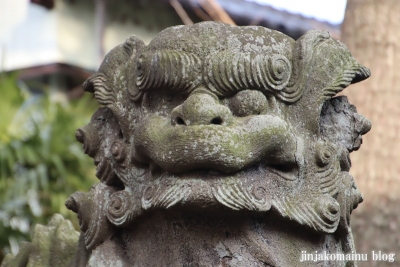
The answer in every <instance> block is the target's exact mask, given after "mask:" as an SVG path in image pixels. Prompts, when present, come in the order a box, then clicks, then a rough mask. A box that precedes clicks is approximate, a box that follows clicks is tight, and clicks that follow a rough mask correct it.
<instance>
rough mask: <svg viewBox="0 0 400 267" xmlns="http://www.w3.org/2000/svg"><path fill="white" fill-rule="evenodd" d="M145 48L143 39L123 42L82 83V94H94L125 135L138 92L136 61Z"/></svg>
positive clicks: (129, 39) (126, 134) (131, 39)
mask: <svg viewBox="0 0 400 267" xmlns="http://www.w3.org/2000/svg"><path fill="white" fill-rule="evenodd" d="M144 46H145V45H144V43H143V41H142V40H140V39H139V38H137V37H135V36H131V37H130V38H128V39H127V40H126V41H125V43H123V44H121V45H119V46H117V47H115V48H114V49H112V50H111V51H110V52H109V53H108V54H107V55H106V57H105V58H104V60H103V63H102V64H101V66H100V69H99V71H98V72H97V73H95V74H94V75H92V76H91V77H90V78H89V79H87V80H86V81H85V82H84V84H83V89H84V90H85V91H87V92H91V93H93V94H94V96H95V98H96V99H97V101H98V102H99V104H101V105H103V106H106V107H108V108H109V109H110V110H111V111H112V112H113V114H114V116H115V117H116V118H117V119H118V122H119V124H120V126H121V130H122V132H123V134H124V136H129V134H128V133H127V131H129V130H128V128H129V126H128V125H129V122H128V121H127V117H128V116H127V114H126V113H127V112H128V110H130V108H129V107H130V106H131V104H132V103H131V101H132V98H133V95H135V92H136V91H137V90H136V77H137V60H138V57H139V56H140V53H141V51H142V49H143V47H144Z"/></svg>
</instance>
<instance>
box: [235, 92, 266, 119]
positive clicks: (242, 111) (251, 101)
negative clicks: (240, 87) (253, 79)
mask: <svg viewBox="0 0 400 267" xmlns="http://www.w3.org/2000/svg"><path fill="white" fill-rule="evenodd" d="M229 107H230V109H231V110H232V113H233V114H234V115H235V116H239V117H245V116H250V115H259V114H265V113H266V111H267V109H268V101H267V98H266V97H265V95H264V94H263V93H261V92H260V91H257V90H245V91H240V92H239V93H237V94H236V95H235V96H233V97H232V98H231V99H230V100H229Z"/></svg>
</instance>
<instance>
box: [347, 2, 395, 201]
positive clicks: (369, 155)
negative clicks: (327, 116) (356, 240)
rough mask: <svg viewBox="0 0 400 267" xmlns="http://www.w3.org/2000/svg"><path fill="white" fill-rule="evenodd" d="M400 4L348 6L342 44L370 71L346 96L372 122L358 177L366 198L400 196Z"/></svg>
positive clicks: (357, 156) (357, 161)
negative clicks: (371, 195) (371, 196)
mask: <svg viewBox="0 0 400 267" xmlns="http://www.w3.org/2000/svg"><path fill="white" fill-rule="evenodd" d="M399 14H400V1H398V0H385V1H381V0H348V3H347V8H346V15H345V19H344V22H343V26H342V40H343V42H344V43H345V44H346V45H347V47H348V48H349V49H350V51H351V52H352V54H353V55H354V57H355V58H356V59H357V60H358V61H359V62H360V63H361V64H363V65H364V66H367V67H368V68H370V69H371V72H372V76H371V78H369V79H368V80H366V81H365V82H363V83H361V84H357V85H354V86H351V87H350V88H349V89H348V90H346V92H345V94H346V95H348V97H349V100H350V102H351V103H353V104H354V105H355V106H356V107H357V109H358V111H359V113H360V114H363V115H364V116H366V117H367V118H369V119H370V120H371V121H372V131H371V132H370V133H369V134H367V135H366V136H365V137H364V138H365V139H364V143H365V145H363V146H362V149H361V153H353V154H351V155H352V161H353V166H354V167H352V169H351V171H352V173H353V174H354V176H355V178H356V180H357V182H358V185H359V186H360V188H361V190H362V191H364V192H365V194H366V195H369V194H373V195H375V194H379V195H381V194H383V195H390V196H392V197H397V195H399V190H398V188H400V187H399V184H398V182H399V175H400V164H399V163H400V138H399V136H398V134H399V133H400V119H399V118H400V73H399V72H398V70H399V69H400V42H399V41H398V40H400V31H398V27H399V23H400V15H399Z"/></svg>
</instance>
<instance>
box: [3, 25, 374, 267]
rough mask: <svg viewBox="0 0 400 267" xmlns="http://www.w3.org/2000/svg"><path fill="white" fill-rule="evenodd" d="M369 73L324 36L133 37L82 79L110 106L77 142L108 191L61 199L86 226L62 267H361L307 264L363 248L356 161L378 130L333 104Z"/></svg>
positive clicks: (235, 32) (212, 33) (246, 31)
mask: <svg viewBox="0 0 400 267" xmlns="http://www.w3.org/2000/svg"><path fill="white" fill-rule="evenodd" d="M369 76H370V71H369V70H368V69H367V68H365V67H364V66H362V65H360V64H359V63H357V62H356V60H355V59H354V58H353V57H352V55H351V54H350V52H349V51H348V49H347V48H346V46H345V45H343V44H342V43H341V42H339V41H337V40H334V39H332V38H330V37H329V34H328V33H327V32H326V31H314V30H313V31H309V32H308V33H306V34H305V35H304V36H302V37H301V38H299V39H298V40H296V41H295V40H293V39H291V38H290V37H288V36H286V35H284V34H282V33H280V32H277V31H273V30H270V29H266V28H263V27H256V26H250V27H236V26H230V25H226V24H223V23H215V22H203V23H199V24H195V25H192V26H177V27H171V28H168V29H166V30H164V31H162V32H161V33H159V34H158V35H157V36H156V37H155V38H154V39H153V41H151V42H150V44H149V45H147V46H146V45H145V44H144V43H143V42H142V41H141V40H140V39H138V38H137V37H134V36H133V37H130V38H129V39H128V40H127V41H126V42H125V43H124V44H122V45H120V46H117V47H116V48H114V49H113V50H112V51H111V52H110V53H109V54H108V55H107V56H106V58H105V59H104V61H103V63H102V65H101V67H100V69H99V71H98V72H97V73H96V74H94V75H93V76H92V77H90V78H89V79H88V80H87V81H86V82H85V84H84V89H85V91H87V92H91V93H93V94H94V96H95V97H96V99H97V100H98V102H99V103H100V104H101V105H103V107H101V108H99V109H98V110H97V111H96V112H95V114H94V115H93V117H92V119H91V121H90V123H89V124H88V125H86V126H84V127H82V128H80V129H78V130H77V132H76V137H77V140H78V141H79V142H81V143H82V144H83V149H84V151H85V153H87V154H88V155H89V156H90V157H92V158H93V159H94V164H95V165H96V167H97V172H96V176H97V177H98V178H99V180H100V183H98V184H96V185H94V186H93V187H92V188H91V189H90V191H89V192H87V193H81V192H78V193H74V194H73V195H71V196H70V198H69V199H68V200H67V201H66V205H67V207H68V208H69V209H70V210H72V211H74V212H76V213H77V214H78V218H79V222H80V228H81V234H80V238H79V244H77V245H76V246H77V250H76V253H75V254H74V256H71V257H73V259H72V260H71V263H68V265H70V266H79V267H84V266H121V267H125V266H152V267H159V266H274V267H278V266H281V267H287V266H289V267H290V266H322V265H323V266H356V260H354V259H349V258H347V259H344V260H343V261H329V262H323V263H322V262H321V261H318V260H317V261H315V262H314V261H313V262H311V261H309V262H306V261H300V260H301V254H302V252H304V251H307V252H309V253H314V252H315V251H318V252H326V253H342V254H345V255H347V254H351V253H354V252H355V248H354V242H353V237H352V233H351V228H350V214H351V212H352V210H353V209H354V208H356V207H357V205H358V204H359V203H360V202H361V201H362V196H361V194H360V192H359V191H358V189H357V187H356V185H355V182H354V179H353V177H352V176H351V175H350V174H349V169H350V166H351V162H350V157H349V153H350V152H352V151H353V150H357V149H358V148H359V147H360V145H361V142H362V139H361V136H362V135H363V134H365V133H367V132H368V131H369V130H370V128H371V123H370V122H369V121H368V120H367V119H366V118H364V117H363V116H361V115H360V114H358V113H357V111H356V109H355V107H354V106H352V105H351V104H349V103H348V101H347V98H346V97H345V96H339V97H334V96H335V95H336V94H337V93H338V92H340V91H342V90H343V89H345V88H346V87H347V86H349V85H350V84H352V83H356V82H359V81H362V80H364V79H366V78H368V77H369ZM9 260H10V262H11V258H9ZM321 264H322V265H321ZM28 265H29V263H28ZM5 266H12V265H7V264H5ZM32 266H33V265H32ZM35 266H36V265H35ZM40 266H56V265H51V264H50V263H49V264H48V265H46V264H44V265H40Z"/></svg>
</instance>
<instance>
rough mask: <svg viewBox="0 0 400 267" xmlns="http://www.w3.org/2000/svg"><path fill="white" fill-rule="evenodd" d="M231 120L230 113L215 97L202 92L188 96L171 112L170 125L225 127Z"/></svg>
mask: <svg viewBox="0 0 400 267" xmlns="http://www.w3.org/2000/svg"><path fill="white" fill-rule="evenodd" d="M231 118H232V113H231V111H230V110H229V109H228V108H227V107H225V106H224V105H221V104H220V103H219V101H218V98H217V97H214V96H212V95H210V94H208V93H203V92H201V93H195V94H193V95H191V96H189V97H188V98H187V99H186V100H185V102H183V104H182V105H179V106H177V107H176V108H174V109H173V110H172V112H171V123H172V125H186V126H193V125H211V124H214V125H226V124H227V123H229V121H230V120H231Z"/></svg>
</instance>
